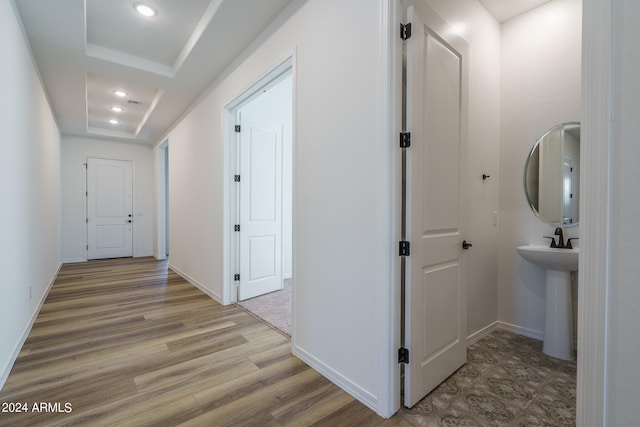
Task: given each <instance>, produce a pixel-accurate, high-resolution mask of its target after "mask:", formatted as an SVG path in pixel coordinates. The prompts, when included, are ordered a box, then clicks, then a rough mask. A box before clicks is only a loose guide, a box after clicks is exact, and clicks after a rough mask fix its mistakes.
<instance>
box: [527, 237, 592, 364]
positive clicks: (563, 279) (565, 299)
mask: <svg viewBox="0 0 640 427" xmlns="http://www.w3.org/2000/svg"><path fill="white" fill-rule="evenodd" d="M516 249H517V250H518V253H519V254H520V256H521V257H522V258H524V259H525V260H527V261H529V262H531V263H533V264H535V265H537V266H538V267H541V268H544V269H546V270H547V273H546V288H545V302H544V339H543V342H542V351H543V352H544V353H545V354H548V355H549V356H553V357H557V358H558V359H565V360H570V359H573V308H572V302H571V301H572V299H571V272H573V271H578V254H579V253H580V252H579V251H578V249H558V248H550V247H548V246H537V245H528V246H518V247H517V248H516Z"/></svg>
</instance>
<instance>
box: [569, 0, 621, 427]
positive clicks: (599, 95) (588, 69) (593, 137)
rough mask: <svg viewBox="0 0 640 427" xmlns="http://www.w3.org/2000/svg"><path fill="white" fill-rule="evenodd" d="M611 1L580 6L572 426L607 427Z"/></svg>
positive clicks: (593, 0) (588, 0)
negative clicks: (574, 403) (575, 356)
mask: <svg viewBox="0 0 640 427" xmlns="http://www.w3.org/2000/svg"><path fill="white" fill-rule="evenodd" d="M612 16H613V14H612V1H611V0H607V1H602V0H584V3H583V18H582V20H583V21H582V28H583V37H582V112H583V118H582V128H581V139H580V157H581V159H580V163H581V165H582V167H581V168H580V212H582V214H581V217H580V242H581V243H580V248H581V249H580V274H579V277H578V354H579V355H580V357H579V358H578V374H577V381H578V387H577V406H576V421H577V425H580V426H591V425H593V426H600V425H606V418H605V417H606V409H605V400H606V390H605V384H606V318H607V299H606V298H607V287H608V281H609V277H608V276H609V274H608V258H609V244H608V238H607V236H608V235H609V233H608V231H609V230H608V229H609V185H610V184H609V173H610V172H609V171H610V165H609V162H610V160H609V150H610V146H611V140H610V117H611V102H610V96H611V87H610V82H611V70H610V67H611V64H612V60H611V55H612V48H611V44H612V25H611V21H612Z"/></svg>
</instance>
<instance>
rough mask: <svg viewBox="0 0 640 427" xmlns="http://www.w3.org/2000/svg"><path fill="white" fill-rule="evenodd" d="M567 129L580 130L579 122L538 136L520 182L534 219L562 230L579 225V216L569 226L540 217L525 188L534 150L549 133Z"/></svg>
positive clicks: (558, 126) (567, 124)
mask: <svg viewBox="0 0 640 427" xmlns="http://www.w3.org/2000/svg"><path fill="white" fill-rule="evenodd" d="M567 127H578V128H581V123H580V122H565V123H561V124H559V125H556V126H553V127H552V128H550V129H548V130H547V131H546V132H545V133H544V134H542V136H540V137H539V138H538V139H537V140H536V142H535V143H534V144H533V147H532V148H531V150H530V151H529V155H528V156H527V160H526V162H525V164H524V173H523V180H522V182H523V189H524V196H525V198H526V199H527V203H528V204H529V208H531V211H532V212H533V214H534V215H535V216H536V218H539V219H540V221H542V222H544V223H545V224H549V225H551V226H554V227H563V228H570V227H576V226H578V225H579V224H580V215H579V214H578V221H576V222H573V223H571V224H564V223H558V222H553V221H550V220H548V219H547V218H545V217H544V216H542V215H540V212H539V211H538V209H537V208H536V207H535V204H534V203H533V202H532V201H531V198H530V197H529V189H528V187H527V171H528V170H529V163H530V162H531V158H532V156H533V154H534V153H535V151H536V149H538V147H539V145H540V143H541V142H542V141H544V139H545V138H546V137H547V136H548V135H549V134H550V133H551V132H554V131H556V130H558V129H564V128H567ZM579 209H580V207H579V206H578V212H579Z"/></svg>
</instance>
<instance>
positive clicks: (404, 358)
mask: <svg viewBox="0 0 640 427" xmlns="http://www.w3.org/2000/svg"><path fill="white" fill-rule="evenodd" d="M398 363H409V349H408V348H404V347H400V348H399V349H398Z"/></svg>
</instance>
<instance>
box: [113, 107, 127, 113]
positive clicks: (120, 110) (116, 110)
mask: <svg viewBox="0 0 640 427" xmlns="http://www.w3.org/2000/svg"><path fill="white" fill-rule="evenodd" d="M111 111H115V112H116V113H122V112H123V111H124V110H123V109H122V108H121V107H115V106H114V107H111Z"/></svg>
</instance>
